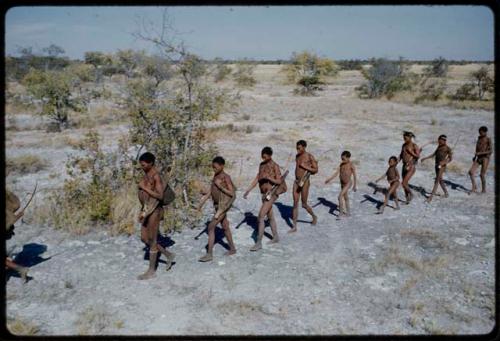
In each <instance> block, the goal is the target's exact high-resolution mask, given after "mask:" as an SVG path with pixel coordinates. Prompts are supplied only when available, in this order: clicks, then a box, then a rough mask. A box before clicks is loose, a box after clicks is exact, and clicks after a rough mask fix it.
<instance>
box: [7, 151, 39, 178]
mask: <svg viewBox="0 0 500 341" xmlns="http://www.w3.org/2000/svg"><path fill="white" fill-rule="evenodd" d="M5 166H6V171H7V174H9V173H14V174H20V175H24V174H33V173H37V172H39V171H41V170H44V169H46V168H47V167H48V162H47V160H44V159H42V158H40V157H38V156H37V155H32V154H27V155H22V156H18V157H14V158H7V159H6V165H5Z"/></svg>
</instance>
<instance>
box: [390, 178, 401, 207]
mask: <svg viewBox="0 0 500 341" xmlns="http://www.w3.org/2000/svg"><path fill="white" fill-rule="evenodd" d="M393 186H394V189H393V190H392V193H391V192H390V191H389V195H390V194H392V195H393V196H394V202H395V204H396V208H395V209H396V210H399V198H398V188H399V181H397V182H396V183H393Z"/></svg>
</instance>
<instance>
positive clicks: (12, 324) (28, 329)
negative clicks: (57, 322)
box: [7, 317, 40, 336]
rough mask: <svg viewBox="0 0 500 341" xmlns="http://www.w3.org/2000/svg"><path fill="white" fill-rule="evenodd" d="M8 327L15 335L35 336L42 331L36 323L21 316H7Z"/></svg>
mask: <svg viewBox="0 0 500 341" xmlns="http://www.w3.org/2000/svg"><path fill="white" fill-rule="evenodd" d="M7 329H8V330H9V331H10V332H11V333H12V334H14V335H18V336H21V335H23V336H33V335H38V334H39V333H40V328H39V327H38V326H36V325H35V324H33V323H31V322H28V321H26V320H24V319H21V318H18V317H16V318H7Z"/></svg>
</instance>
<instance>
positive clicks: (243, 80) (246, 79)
mask: <svg viewBox="0 0 500 341" xmlns="http://www.w3.org/2000/svg"><path fill="white" fill-rule="evenodd" d="M254 70H255V65H254V64H249V63H248V62H246V61H240V62H238V63H237V64H236V70H235V71H234V73H233V78H234V80H235V81H236V84H237V85H238V86H240V87H253V86H254V85H255V83H257V81H256V80H255V77H254V76H253V72H254Z"/></svg>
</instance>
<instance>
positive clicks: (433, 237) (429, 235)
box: [401, 228, 448, 249]
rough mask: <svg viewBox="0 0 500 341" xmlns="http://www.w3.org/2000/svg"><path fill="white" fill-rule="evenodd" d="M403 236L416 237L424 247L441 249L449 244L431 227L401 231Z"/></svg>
mask: <svg viewBox="0 0 500 341" xmlns="http://www.w3.org/2000/svg"><path fill="white" fill-rule="evenodd" d="M401 237H410V238H413V239H416V240H417V242H418V243H419V244H420V245H421V246H423V247H429V246H430V247H438V248H440V249H444V248H446V246H447V245H448V244H447V243H446V241H445V240H444V239H442V238H441V237H440V236H439V234H437V233H436V232H434V231H432V230H429V229H421V228H412V229H408V230H402V231H401Z"/></svg>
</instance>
